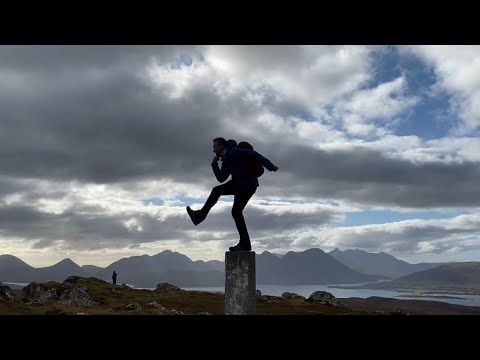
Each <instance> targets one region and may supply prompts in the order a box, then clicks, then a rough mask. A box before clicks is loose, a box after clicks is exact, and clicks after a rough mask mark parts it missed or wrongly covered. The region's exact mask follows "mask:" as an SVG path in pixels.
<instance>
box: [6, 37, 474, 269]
mask: <svg viewBox="0 0 480 360" xmlns="http://www.w3.org/2000/svg"><path fill="white" fill-rule="evenodd" d="M0 126H1V132H0V140H1V141H0V254H12V255H15V256H17V257H19V258H20V259H22V260H23V261H25V262H27V263H28V264H30V265H32V266H36V267H40V266H50V265H53V264H54V263H56V262H58V261H60V260H62V259H64V258H67V257H68V258H70V259H72V260H73V261H75V262H76V263H77V264H79V265H87V264H93V265H98V266H107V265H109V264H110V263H112V262H114V261H116V260H118V259H120V258H122V257H128V256H134V255H143V254H148V255H154V254H157V253H159V252H161V251H163V250H166V249H169V250H172V251H176V252H180V253H182V254H185V255H187V256H188V257H190V258H191V259H193V260H200V259H201V260H213V259H217V260H224V253H225V250H227V249H228V247H229V246H232V245H234V244H236V243H237V242H238V234H237V232H236V228H235V224H234V221H233V219H232V217H231V206H232V201H233V198H232V197H230V196H226V197H222V198H221V199H220V201H219V202H218V203H217V205H216V206H215V207H214V208H213V209H212V211H211V212H210V214H209V217H208V218H207V220H206V221H205V222H203V223H202V224H201V225H199V226H198V227H195V226H194V225H193V224H192V223H191V221H190V219H189V217H188V215H187V213H186V211H185V206H187V205H191V206H192V208H193V209H198V208H200V206H201V205H202V204H203V202H204V201H205V199H206V198H207V197H208V195H209V193H210V191H211V188H212V187H213V186H216V185H219V183H218V181H217V180H216V179H215V177H214V175H213V172H212V170H211V167H210V162H211V159H212V156H213V153H212V139H213V138H214V137H217V136H223V137H225V138H227V139H228V138H233V139H236V140H237V141H241V140H246V141H249V142H250V143H252V144H253V145H254V147H255V150H257V151H258V152H260V153H261V154H262V155H264V156H265V157H267V158H268V159H270V160H271V161H272V162H273V163H274V164H275V165H277V166H279V168H280V170H279V171H278V172H269V171H266V172H265V174H264V175H263V176H262V177H261V178H260V187H259V188H258V190H257V192H256V194H255V195H254V197H253V198H252V200H251V201H250V202H249V204H248V205H247V207H246V209H245V211H244V215H245V218H246V222H247V225H248V228H249V231H250V236H251V239H252V246H253V249H254V250H255V251H256V252H257V253H261V252H263V251H265V250H267V251H270V252H276V253H286V252H288V251H303V250H307V249H310V248H313V247H318V248H321V249H322V250H324V251H330V250H332V249H334V248H335V247H337V248H339V249H341V250H345V249H362V250H365V251H368V252H379V251H384V252H387V253H389V254H391V255H394V256H396V257H397V258H399V259H402V260H406V261H408V262H411V263H416V262H421V261H430V262H433V261H471V260H473V261H478V260H479V259H480V231H479V230H480V186H479V184H480V181H479V180H480V167H479V165H480V140H479V138H478V135H479V133H480V131H479V130H480V46H0Z"/></svg>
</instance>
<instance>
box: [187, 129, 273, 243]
mask: <svg viewBox="0 0 480 360" xmlns="http://www.w3.org/2000/svg"><path fill="white" fill-rule="evenodd" d="M213 152H214V153H215V156H214V157H213V160H212V163H211V166H212V169H213V172H214V174H215V177H216V178H217V180H218V181H219V182H224V181H225V180H227V179H228V178H229V176H230V175H231V176H232V178H231V179H230V180H229V181H228V182H226V183H225V184H222V185H218V186H215V187H214V188H213V189H212V192H211V193H210V196H209V197H208V199H207V200H206V202H205V204H204V205H203V207H202V208H201V209H200V210H192V209H191V208H190V206H187V213H188V215H189V216H190V219H191V220H192V222H193V224H194V225H195V226H197V225H198V224H200V223H201V222H202V221H204V220H205V219H206V217H207V215H208V212H209V211H210V209H211V208H212V207H213V206H214V205H215V204H216V203H217V201H218V199H219V198H220V196H222V195H233V196H234V199H233V207H232V217H233V219H234V220H235V225H236V227H237V231H238V234H239V236H240V240H239V242H238V244H237V245H235V246H231V247H230V248H229V250H230V251H250V250H252V245H251V242H250V236H249V234H248V230H247V225H246V224H245V219H244V217H243V214H242V211H243V209H244V208H245V206H246V205H247V203H248V201H249V200H250V198H251V197H252V196H253V194H255V192H256V191H257V188H258V186H259V184H258V177H257V176H255V175H252V174H251V173H249V172H248V171H247V169H246V167H247V166H248V165H247V164H248V162H249V160H251V159H254V160H256V161H258V162H259V163H260V164H262V166H264V167H265V168H266V169H267V170H269V171H277V170H278V166H275V165H273V164H272V163H271V162H270V160H268V159H267V158H265V157H263V156H262V155H261V154H259V153H258V152H256V151H254V150H250V149H245V148H240V147H237V142H236V141H235V140H228V141H227V140H225V138H223V137H216V138H215V139H213ZM220 159H221V160H222V167H221V168H219V166H218V160H220Z"/></svg>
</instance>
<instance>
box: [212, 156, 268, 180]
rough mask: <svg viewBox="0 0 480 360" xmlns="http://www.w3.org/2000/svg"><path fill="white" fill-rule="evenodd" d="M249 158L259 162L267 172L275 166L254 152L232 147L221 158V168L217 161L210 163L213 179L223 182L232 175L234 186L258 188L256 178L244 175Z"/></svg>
mask: <svg viewBox="0 0 480 360" xmlns="http://www.w3.org/2000/svg"><path fill="white" fill-rule="evenodd" d="M250 158H254V159H255V160H257V161H258V162H260V163H261V164H262V165H263V167H264V168H266V169H267V170H268V171H273V170H274V168H275V165H273V164H272V163H271V162H270V160H268V159H267V158H266V157H264V156H262V155H261V154H259V153H258V152H256V151H255V150H249V149H242V148H238V147H234V148H233V149H230V150H228V151H227V153H226V154H225V156H224V157H223V158H222V160H223V161H222V167H221V168H219V166H218V161H213V162H212V169H213V172H214V174H215V177H216V178H217V180H218V181H219V182H224V181H225V180H227V179H228V177H229V176H230V175H232V182H233V183H234V184H242V185H256V186H258V178H257V177H256V176H247V175H246V174H245V168H246V161H247V160H248V159H250Z"/></svg>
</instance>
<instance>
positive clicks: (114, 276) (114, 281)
mask: <svg viewBox="0 0 480 360" xmlns="http://www.w3.org/2000/svg"><path fill="white" fill-rule="evenodd" d="M112 280H113V283H114V284H117V273H116V272H115V270H113V274H112Z"/></svg>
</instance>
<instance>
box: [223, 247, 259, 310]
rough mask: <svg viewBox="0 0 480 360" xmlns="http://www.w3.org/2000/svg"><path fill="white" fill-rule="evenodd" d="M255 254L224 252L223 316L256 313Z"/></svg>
mask: <svg viewBox="0 0 480 360" xmlns="http://www.w3.org/2000/svg"><path fill="white" fill-rule="evenodd" d="M256 287H257V284H256V279H255V252H253V251H227V252H225V315H255V313H256V309H257V306H256Z"/></svg>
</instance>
